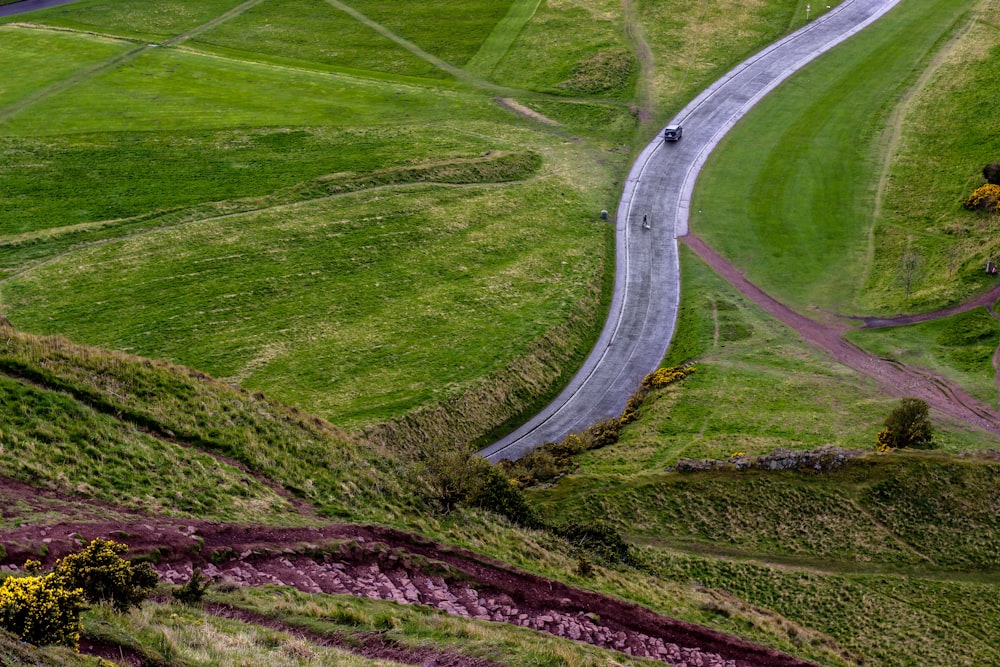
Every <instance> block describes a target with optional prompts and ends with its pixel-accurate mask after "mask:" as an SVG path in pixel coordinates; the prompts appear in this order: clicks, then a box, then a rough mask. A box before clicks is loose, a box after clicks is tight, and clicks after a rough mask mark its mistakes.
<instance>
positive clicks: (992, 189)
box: [962, 183, 1000, 213]
mask: <svg viewBox="0 0 1000 667" xmlns="http://www.w3.org/2000/svg"><path fill="white" fill-rule="evenodd" d="M962 205H963V206H964V207H965V208H967V209H969V210H970V211H989V212H991V213H1000V185H995V184H993V183H987V184H986V185H983V186H980V187H978V188H976V190H975V192H973V193H972V194H971V195H969V198H968V199H966V200H965V203H964V204H962Z"/></svg>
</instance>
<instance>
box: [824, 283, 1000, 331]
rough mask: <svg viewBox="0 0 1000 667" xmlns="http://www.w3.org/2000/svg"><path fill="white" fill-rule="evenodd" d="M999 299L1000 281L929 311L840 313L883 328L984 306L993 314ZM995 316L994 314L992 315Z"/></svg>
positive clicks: (956, 313)
mask: <svg viewBox="0 0 1000 667" xmlns="http://www.w3.org/2000/svg"><path fill="white" fill-rule="evenodd" d="M998 299H1000V283H998V284H996V285H994V286H993V288H992V289H990V290H989V291H986V292H983V293H982V294H980V295H979V296H977V297H974V298H972V299H970V300H969V301H966V302H965V303H960V304H958V305H957V306H951V307H949V308H942V309H941V310H935V311H934V312H931V313H919V314H917V315H898V316H896V317H865V316H860V315H841V316H840V317H843V318H845V319H849V320H855V321H858V322H862V323H863V324H864V326H863V327H862V329H884V328H886V327H898V326H903V325H904V324H919V323H920V322H932V321H934V320H940V319H941V318H943V317H950V316H951V315H958V314H959V313H966V312H968V311H970V310H974V309H976V308H985V309H986V310H988V311H990V314H991V315H992V314H993V304H994V303H996V302H997V300H998ZM994 317H995V316H994Z"/></svg>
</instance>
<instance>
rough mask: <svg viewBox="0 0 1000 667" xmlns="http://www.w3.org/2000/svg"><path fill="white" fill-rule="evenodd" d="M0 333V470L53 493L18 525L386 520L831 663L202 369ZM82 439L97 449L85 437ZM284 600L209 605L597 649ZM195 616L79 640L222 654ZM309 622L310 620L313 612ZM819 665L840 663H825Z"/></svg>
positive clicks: (226, 645)
mask: <svg viewBox="0 0 1000 667" xmlns="http://www.w3.org/2000/svg"><path fill="white" fill-rule="evenodd" d="M3 338H4V340H6V341H8V342H7V343H6V344H5V345H3V347H2V349H0V371H2V374H3V376H4V377H5V380H4V382H3V387H4V391H5V392H6V393H7V394H8V395H10V396H12V397H16V399H17V402H18V405H19V406H20V410H21V412H22V413H23V414H24V415H31V416H33V419H28V418H27V417H25V418H23V419H19V420H11V421H10V422H9V423H5V426H4V436H3V437H4V440H3V445H4V446H3V448H2V449H0V466H2V469H3V472H4V475H5V476H7V477H10V478H12V479H15V480H18V481H21V482H25V483H29V484H33V485H37V486H39V487H40V488H42V489H45V490H46V491H49V492H52V493H53V494H54V495H55V497H57V498H60V499H61V502H60V503H56V502H54V501H46V500H44V498H43V499H38V500H35V501H33V502H32V503H28V504H25V503H21V502H18V503H17V505H14V504H13V503H12V505H11V511H10V515H11V518H12V520H13V521H16V523H17V525H21V524H23V523H29V524H30V525H33V526H47V525H51V524H56V523H59V522H61V521H65V520H67V519H68V520H77V521H90V520H95V519H96V520H104V521H119V522H122V523H127V522H137V523H139V524H141V523H143V522H144V521H148V520H149V519H148V518H146V517H149V514H148V513H149V512H152V513H154V514H166V515H169V516H174V517H180V518H183V517H189V518H191V519H210V520H216V521H218V520H231V519H233V517H236V518H237V520H238V521H241V522H247V521H248V522H252V523H265V524H271V525H294V524H308V523H313V522H316V521H319V520H321V519H323V518H332V519H338V520H350V521H355V522H364V523H379V524H389V525H394V526H398V527H400V528H404V529H408V530H413V531H416V532H419V533H420V534H423V535H426V536H428V537H431V538H435V539H440V540H443V541H445V542H449V543H452V544H457V545H460V546H464V547H467V548H471V549H475V550H477V551H480V552H482V553H485V554H487V555H490V556H493V557H495V558H498V559H501V560H504V561H507V562H510V563H512V564H514V565H516V566H519V567H523V568H525V569H528V570H530V571H533V572H538V573H540V574H543V575H547V576H551V577H555V578H557V579H560V580H564V581H567V582H569V583H572V584H576V585H582V586H585V587H589V588H594V589H597V590H601V591H604V592H607V593H611V594H614V595H617V596H619V597H624V598H627V599H634V600H637V601H639V602H641V603H643V604H646V605H648V606H650V607H652V608H653V609H656V610H658V611H660V612H661V613H667V614H671V615H674V616H679V617H681V618H685V619H687V620H691V621H694V622H701V623H708V624H710V625H713V626H714V627H717V628H720V629H723V630H726V631H729V632H736V633H738V634H741V635H743V636H746V637H750V638H753V639H755V640H757V641H761V642H764V643H766V644H768V645H772V646H777V647H781V648H783V649H785V650H791V651H794V652H798V653H799V654H802V655H806V656H813V657H822V656H827V658H829V656H830V655H831V651H833V653H836V651H835V650H834V649H831V648H830V646H829V644H828V643H821V644H818V645H817V646H816V647H812V646H808V647H797V646H796V645H795V643H794V642H793V641H791V639H790V638H789V635H788V634H787V632H786V631H785V626H781V627H779V628H773V627H767V626H765V625H762V624H760V623H759V622H758V621H759V619H760V614H759V612H757V611H754V610H746V611H743V612H734V613H733V614H732V615H731V616H730V617H729V618H726V619H719V618H717V617H716V615H715V614H714V613H713V612H712V611H710V605H708V603H709V601H710V599H711V596H710V595H709V594H707V593H705V592H703V591H699V590H696V589H694V588H692V587H690V586H687V585H682V584H677V583H674V582H672V581H671V580H669V579H662V578H659V577H657V576H655V575H653V574H651V573H648V572H640V571H637V570H634V569H630V568H622V567H621V566H616V565H614V564H609V563H605V562H603V561H601V560H600V558H598V557H596V556H594V555H593V554H589V553H588V551H587V550H586V549H581V548H579V547H574V546H572V545H570V544H568V543H567V542H566V541H565V540H563V539H561V538H559V537H557V536H556V535H554V534H552V533H549V532H546V531H529V530H523V529H519V528H516V527H514V526H512V525H511V524H510V523H509V522H507V521H505V520H502V519H499V518H498V517H496V516H494V515H491V514H488V513H485V512H482V511H478V510H471V509H468V508H463V507H459V508H458V509H456V510H455V511H453V512H452V513H450V514H438V513H436V512H434V511H433V509H432V508H433V507H434V504H433V502H432V501H431V499H429V498H428V497H427V496H426V495H425V489H424V487H423V483H422V480H419V479H417V478H415V476H414V475H413V474H411V473H410V471H411V467H410V466H411V462H410V461H408V460H406V459H402V458H399V457H397V456H396V454H394V453H393V452H390V451H386V450H380V449H378V448H376V447H374V446H373V445H371V444H370V443H363V442H359V441H356V440H352V439H350V438H348V437H346V436H345V435H344V434H343V433H341V432H339V431H338V430H337V429H335V428H333V427H331V426H329V425H328V424H326V423H324V422H322V421H321V420H318V419H315V418H312V417H309V416H308V415H305V414H303V413H300V412H298V411H296V410H294V409H289V408H286V407H283V406H281V405H279V404H277V403H274V402H272V401H268V400H265V399H264V398H263V397H261V396H260V395H257V394H250V393H248V392H246V391H245V390H237V389H233V388H231V387H230V386H228V385H227V384H225V383H221V382H218V381H215V380H213V379H211V378H209V377H207V376H204V375H203V374H201V373H197V372H193V371H189V370H186V369H183V368H178V367H170V366H167V365H165V364H162V363H158V362H150V361H145V360H142V359H139V358H134V357H129V356H127V355H122V354H119V353H108V352H102V351H100V350H95V349H92V348H83V347H80V346H76V345H73V344H70V343H68V342H66V341H64V340H61V339H50V338H41V337H36V336H30V335H27V334H22V333H19V332H16V331H14V330H12V329H4V336H3ZM95 438H99V439H100V442H99V443H96V444H95ZM146 457H154V458H155V461H156V462H157V463H158V465H155V466H152V465H147V464H146V462H145V460H144V459H145V458H146ZM179 466H183V467H184V469H188V468H190V469H191V474H190V475H188V476H180V477H178V475H177V469H178V467H179ZM202 470H207V471H214V472H215V473H216V474H217V475H218V480H219V486H220V489H219V490H218V492H217V490H216V489H215V488H214V484H215V481H214V480H215V478H212V479H205V478H204V477H203V476H202V475H201V474H200V472H201V471H202ZM236 479H238V480H239V481H240V483H242V484H243V485H244V487H245V488H244V489H243V491H242V493H229V494H225V493H221V491H225V490H226V488H227V487H226V485H227V484H228V483H229V480H236ZM254 480H256V481H254ZM279 491H281V492H284V493H287V494H290V495H291V496H292V497H294V498H297V499H299V500H302V501H305V502H308V503H309V504H310V505H311V506H312V507H313V508H315V511H316V513H317V516H310V515H309V514H308V513H307V514H305V515H301V514H300V515H297V514H295V511H296V508H295V507H292V506H291V503H290V502H289V501H288V500H286V497H285V495H284V493H279ZM74 502H76V503H78V505H76V506H74V507H73V509H72V511H67V510H66V509H65V508H64V507H63V505H72V503H74ZM110 507H114V508H116V509H114V510H112V509H110ZM580 556H589V557H590V558H591V559H592V560H593V562H594V567H593V572H592V573H591V574H589V575H582V574H581V573H580V572H579V571H578V558H579V557H580ZM289 595H292V597H295V598H296V599H298V600H300V601H301V600H302V599H304V598H305V597H307V596H300V595H297V594H287V593H282V594H277V595H272V592H264V591H262V592H259V593H247V594H245V595H244V597H246V598H252V599H253V601H252V602H243V603H241V602H240V600H239V599H235V598H232V596H230V598H231V599H222V600H221V601H227V600H228V601H229V602H234V603H240V604H242V605H243V606H248V607H250V608H258V607H261V608H263V610H264V611H265V612H266V613H269V614H270V615H273V616H276V617H278V618H286V617H288V616H290V615H291V616H295V615H298V616H309V615H311V614H315V613H317V612H316V611H315V610H316V609H317V607H316V605H317V604H333V605H335V606H339V607H343V608H353V609H355V610H356V611H355V612H352V613H353V614H354V616H353V617H352V618H360V619H361V620H360V621H351V620H350V619H347V620H345V618H346V617H344V616H341V617H340V618H341V620H342V621H343V622H342V623H339V625H342V626H346V627H344V628H340V629H343V630H350V631H353V632H363V631H365V629H366V628H367V626H368V625H372V624H373V625H375V626H376V627H375V628H373V629H376V630H381V629H386V628H388V627H391V628H392V629H393V632H394V635H393V636H394V638H395V637H398V638H399V639H400V640H402V641H407V642H410V643H419V642H426V641H430V639H431V638H436V642H437V643H443V644H446V645H448V646H447V648H450V647H452V646H454V647H455V648H456V649H458V650H462V651H467V652H471V653H474V654H478V653H481V652H482V651H484V650H485V649H484V647H483V644H484V643H485V644H492V645H494V646H495V642H501V643H503V645H504V646H505V647H507V649H506V650H510V651H511V652H512V653H517V654H523V655H525V656H526V657H524V658H523V659H524V660H525V661H528V662H530V660H531V659H534V658H532V657H531V656H538V655H540V654H546V655H563V656H568V657H567V659H568V660H570V662H571V663H573V662H574V661H576V660H578V659H579V660H582V661H583V662H582V663H581V664H590V663H589V662H587V661H588V660H590V659H592V658H591V657H592V656H607V655H608V654H607V653H606V652H603V651H598V650H596V649H592V648H590V647H586V646H576V645H574V644H572V643H569V642H564V641H562V640H554V639H549V638H541V639H539V638H538V637H537V636H536V635H534V634H533V633H529V632H526V631H524V630H520V629H514V628H511V629H504V628H496V627H493V626H491V625H489V624H484V623H476V622H466V621H454V620H449V619H447V617H446V616H445V615H443V614H440V613H437V612H433V613H432V612H428V611H427V610H422V611H421V610H409V609H406V608H399V607H396V606H395V605H391V604H387V603H372V602H365V601H355V600H350V599H345V598H343V597H339V596H335V597H327V596H320V597H319V598H317V599H316V600H315V601H313V602H308V603H307V602H302V605H303V611H302V612H301V613H300V612H295V613H292V612H289V611H288V610H287V609H285V607H286V605H285V603H283V602H282V600H284V599H286V598H287V597H289ZM237 597H238V596H237ZM272 597H273V600H272ZM269 600H271V601H270V602H269ZM296 604H298V603H296ZM194 613H195V612H189V611H181V610H179V609H178V608H176V607H171V606H162V605H160V604H158V603H148V604H147V607H146V609H145V610H144V612H142V613H141V614H138V615H136V614H133V615H130V616H128V617H114V618H113V620H109V618H108V617H107V616H108V612H107V610H104V609H100V608H98V609H95V610H94V611H93V612H90V613H89V614H88V616H87V619H86V623H87V624H88V625H87V627H88V632H89V633H91V634H95V635H98V636H108V635H109V634H110V635H111V636H112V638H114V639H115V641H119V642H122V643H125V644H126V645H133V644H134V645H136V646H137V647H140V648H142V649H143V652H144V653H146V654H148V655H150V656H154V657H155V656H157V655H161V653H159V652H161V651H163V650H168V649H169V655H170V656H174V657H175V658H177V659H178V660H181V664H186V663H184V660H186V659H188V657H189V656H190V655H191V654H190V651H194V650H196V649H197V647H198V646H201V647H202V649H203V650H206V651H209V652H210V653H211V652H214V651H216V650H219V651H222V652H226V651H229V650H232V648H233V644H232V642H234V641H236V639H234V638H233V637H232V636H230V637H218V638H217V639H218V642H217V644H218V647H222V648H212V647H211V644H213V643H215V642H214V640H213V641H212V642H209V644H210V645H209V646H205V642H206V641H208V640H207V639H206V635H199V634H197V633H195V634H192V635H188V634H185V633H179V636H177V635H178V631H177V624H178V623H180V621H178V620H177V619H178V618H181V619H183V618H189V617H191V614H194ZM321 616H323V618H326V615H325V614H321ZM372 616H374V617H375V618H374V620H372V619H371V617H372ZM199 617H200V614H199ZM365 618H368V619H369V620H368V621H365V620H364V619H365ZM380 619H381V620H380ZM386 619H389V620H386ZM392 619H395V620H392ZM289 622H295V623H298V622H301V621H295V620H294V619H292V620H291V621H289ZM322 622H323V621H322V620H321V619H319V618H317V619H314V621H312V623H313V624H316V623H322ZM327 622H329V621H327ZM108 623H111V624H112V626H113V628H109V627H108ZM206 623H207V625H208V626H211V627H213V628H216V629H214V630H212V631H211V632H210V633H209V634H210V635H211V636H214V634H215V633H216V632H220V633H222V634H226V633H236V634H240V633H250V634H251V635H253V634H257V633H262V632H263V633H265V634H266V635H267V636H269V637H275V636H276V635H271V634H268V632H267V631H265V630H261V629H258V628H244V627H242V626H241V625H240V624H228V623H226V622H223V621H214V620H211V621H209V620H206ZM386 624H388V625H386ZM456 624H457V625H456ZM788 627H791V626H788ZM114 628H117V630H115V629H114ZM470 628H471V629H470ZM207 631H208V628H207V627H206V632H207ZM801 631H802V632H807V631H806V630H805V629H801ZM479 634H482V636H484V637H485V639H484V640H483V641H482V642H480V641H478V640H475V637H476V636H478V635H479ZM807 634H808V633H807ZM261 636H264V635H261ZM470 639H471V641H469V640H470ZM264 644H265V645H267V646H271V647H272V648H273V649H274V650H286V649H288V648H289V647H291V646H297V645H300V642H299V640H296V639H294V638H291V637H290V636H284V635H282V636H281V637H280V638H279V639H274V640H273V641H272V640H268V641H265V642H264ZM515 644H516V645H518V646H520V648H517V646H513V645H515ZM165 647H166V648H165ZM256 650H260V647H258V648H257V649H256ZM550 651H551V653H549V652H550ZM595 651H596V652H595ZM574 656H577V657H574ZM579 656H582V657H579ZM588 656H591V657H588ZM519 659H521V658H519ZM593 659H597V658H593ZM600 659H601V660H606V659H607V658H600ZM224 664H225V663H224ZM823 664H829V665H840V664H843V663H841V662H839V661H837V660H832V661H831V660H829V659H827V660H824V661H823Z"/></svg>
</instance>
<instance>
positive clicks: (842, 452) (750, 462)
mask: <svg viewBox="0 0 1000 667" xmlns="http://www.w3.org/2000/svg"><path fill="white" fill-rule="evenodd" d="M864 453H865V452H864V450H862V449H842V448H840V447H835V446H833V445H825V446H823V447H820V448H819V449H813V450H811V451H807V452H800V451H795V450H792V449H785V448H778V449H775V450H774V451H772V452H771V453H769V454H764V455H763V456H747V455H745V454H742V455H737V456H734V457H732V458H730V459H726V460H724V461H720V460H718V459H680V460H678V461H677V465H675V466H674V467H672V468H670V469H669V470H670V471H671V472H698V471H703V470H814V471H817V472H827V471H830V470H838V469H840V468H842V467H844V465H846V463H847V461H848V460H849V459H854V458H858V457H860V456H863V455H864Z"/></svg>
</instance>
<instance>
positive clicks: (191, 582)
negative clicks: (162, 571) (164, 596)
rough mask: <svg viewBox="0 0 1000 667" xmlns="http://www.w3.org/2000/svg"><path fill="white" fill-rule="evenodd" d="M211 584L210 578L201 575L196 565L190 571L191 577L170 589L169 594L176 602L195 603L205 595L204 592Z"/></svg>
mask: <svg viewBox="0 0 1000 667" xmlns="http://www.w3.org/2000/svg"><path fill="white" fill-rule="evenodd" d="M211 584H212V580H211V579H209V578H208V577H205V576H202V574H201V568H197V567H196V568H195V569H194V570H193V571H192V572H191V578H190V579H188V580H187V583H186V584H184V585H183V586H178V587H177V588H175V589H174V590H172V591H170V595H172V596H173V598H174V599H175V600H177V601H178V602H183V603H184V604H197V603H199V602H201V601H202V598H204V597H205V592H206V591H207V590H208V587H209V586H210V585H211Z"/></svg>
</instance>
